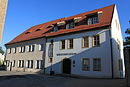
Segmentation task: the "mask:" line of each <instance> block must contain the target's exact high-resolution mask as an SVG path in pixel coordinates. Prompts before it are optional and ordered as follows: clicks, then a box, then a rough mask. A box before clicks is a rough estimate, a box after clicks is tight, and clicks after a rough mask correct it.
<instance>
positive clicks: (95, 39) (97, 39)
mask: <svg viewBox="0 0 130 87" xmlns="http://www.w3.org/2000/svg"><path fill="white" fill-rule="evenodd" d="M99 45H100V36H99V35H94V36H93V46H99Z"/></svg>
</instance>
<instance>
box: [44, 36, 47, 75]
mask: <svg viewBox="0 0 130 87" xmlns="http://www.w3.org/2000/svg"><path fill="white" fill-rule="evenodd" d="M46 42H47V38H46V37H45V49H44V50H45V51H44V74H45V73H46V68H45V59H46Z"/></svg>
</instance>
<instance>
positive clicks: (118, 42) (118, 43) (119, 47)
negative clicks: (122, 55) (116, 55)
mask: <svg viewBox="0 0 130 87" xmlns="http://www.w3.org/2000/svg"><path fill="white" fill-rule="evenodd" d="M117 45H118V49H119V50H120V49H121V43H120V41H119V40H118V39H117Z"/></svg>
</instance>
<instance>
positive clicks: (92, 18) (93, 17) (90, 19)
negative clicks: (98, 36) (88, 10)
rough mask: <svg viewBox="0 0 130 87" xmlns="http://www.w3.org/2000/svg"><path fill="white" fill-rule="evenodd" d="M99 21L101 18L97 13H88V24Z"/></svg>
mask: <svg viewBox="0 0 130 87" xmlns="http://www.w3.org/2000/svg"><path fill="white" fill-rule="evenodd" d="M98 22H99V19H98V15H97V14H93V15H88V16H87V25H90V24H96V23H98Z"/></svg>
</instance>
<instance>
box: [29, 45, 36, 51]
mask: <svg viewBox="0 0 130 87" xmlns="http://www.w3.org/2000/svg"><path fill="white" fill-rule="evenodd" d="M34 49H35V45H29V46H27V51H28V52H33V51H34Z"/></svg>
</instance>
